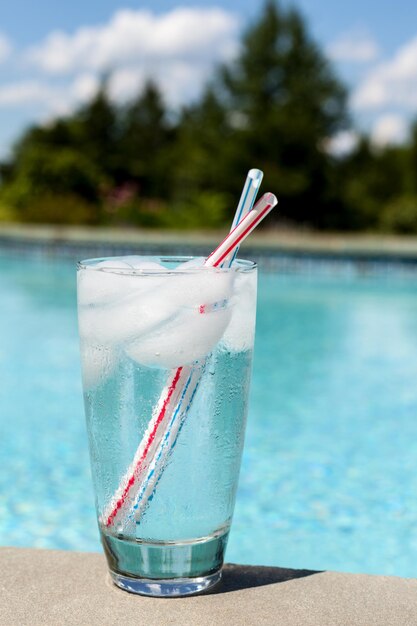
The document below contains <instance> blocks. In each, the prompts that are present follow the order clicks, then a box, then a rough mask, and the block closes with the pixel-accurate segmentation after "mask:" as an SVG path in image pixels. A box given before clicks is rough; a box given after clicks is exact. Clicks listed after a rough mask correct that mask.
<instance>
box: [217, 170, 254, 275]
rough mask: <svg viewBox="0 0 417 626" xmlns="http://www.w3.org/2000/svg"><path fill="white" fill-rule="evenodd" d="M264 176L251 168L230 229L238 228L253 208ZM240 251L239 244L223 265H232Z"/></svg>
mask: <svg viewBox="0 0 417 626" xmlns="http://www.w3.org/2000/svg"><path fill="white" fill-rule="evenodd" d="M263 177H264V173H263V172H262V171H261V170H257V169H252V170H249V172H248V175H247V176H246V180H245V184H244V185H243V189H242V193H241V196H240V200H239V204H238V205H237V209H236V213H235V216H234V218H233V222H232V226H231V228H230V231H232V230H233V229H234V228H236V226H237V225H238V224H239V222H241V221H242V219H243V218H244V217H245V215H246V214H247V213H249V211H250V210H251V209H252V207H253V204H254V202H255V199H256V195H257V193H258V189H259V187H260V186H261V183H262V179H263ZM238 252H239V246H237V248H236V250H235V251H234V252H233V254H231V255H229V256H228V257H226V258H225V260H224V262H223V264H222V267H230V266H231V265H232V263H233V261H234V260H235V258H236V255H237V253H238Z"/></svg>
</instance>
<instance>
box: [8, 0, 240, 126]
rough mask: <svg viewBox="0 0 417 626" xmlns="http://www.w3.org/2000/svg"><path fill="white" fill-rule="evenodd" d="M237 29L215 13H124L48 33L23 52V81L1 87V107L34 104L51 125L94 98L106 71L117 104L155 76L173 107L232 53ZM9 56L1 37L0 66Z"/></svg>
mask: <svg viewBox="0 0 417 626" xmlns="http://www.w3.org/2000/svg"><path fill="white" fill-rule="evenodd" d="M238 26H239V23H238V19H237V17H236V15H234V14H233V13H230V12H227V11H225V10H223V9H220V8H217V9H216V8H189V9H187V8H177V9H174V10H172V11H170V12H167V13H164V14H162V15H156V14H154V13H152V12H150V11H145V10H128V9H123V10H119V11H117V12H116V13H114V15H113V16H112V17H111V18H110V19H109V21H108V22H107V23H105V24H102V25H95V26H90V27H81V28H79V29H77V30H76V31H75V32H74V33H72V34H69V33H65V32H52V33H50V34H49V35H48V36H47V37H46V38H45V39H44V40H43V41H41V42H39V44H38V45H35V46H34V47H32V48H30V49H26V50H24V51H22V53H21V57H22V58H23V60H24V64H23V66H21V67H20V68H19V69H20V76H21V80H19V81H18V80H15V81H14V82H12V83H6V84H3V85H1V84H0V107H3V108H5V107H20V108H25V107H26V109H27V108H28V107H29V106H30V107H33V106H34V105H36V107H37V109H39V107H41V114H40V115H41V118H42V119H43V120H45V119H46V120H51V119H53V117H54V116H56V115H64V114H68V113H70V112H71V111H73V110H74V108H75V107H76V106H79V105H80V104H82V103H84V102H86V101H88V100H89V99H90V98H91V97H93V96H94V94H95V93H96V92H97V90H98V88H99V86H100V81H101V79H102V77H103V75H105V74H106V73H109V80H108V88H109V94H110V97H111V99H112V100H113V101H115V102H119V103H120V102H125V101H126V100H128V99H129V98H131V97H132V96H134V95H135V94H136V93H137V92H138V91H139V90H140V89H141V87H142V86H143V85H144V83H145V81H146V80H147V79H149V78H152V79H153V80H155V81H156V82H157V83H158V85H159V86H160V88H161V90H162V93H163V95H164V97H165V99H166V101H167V102H168V103H169V104H170V105H171V106H172V105H174V106H176V105H178V104H182V103H184V102H187V101H189V100H190V99H192V98H194V97H196V96H197V95H198V93H199V91H200V90H201V87H202V85H203V84H204V83H205V81H206V80H207V79H208V78H209V76H210V73H211V71H212V68H213V66H214V65H215V64H216V63H217V62H221V61H223V60H226V59H230V58H231V57H232V56H233V55H234V54H235V53H236V50H237V46H238V37H237V35H238V32H237V31H238ZM9 52H10V44H9V43H8V41H7V40H6V38H5V37H2V36H1V35H0V61H1V60H2V58H3V56H5V55H7V54H8V53H9ZM28 69H29V72H30V78H26V77H27V75H28ZM35 115H37V114H35ZM35 115H34V117H35ZM38 119H39V118H38Z"/></svg>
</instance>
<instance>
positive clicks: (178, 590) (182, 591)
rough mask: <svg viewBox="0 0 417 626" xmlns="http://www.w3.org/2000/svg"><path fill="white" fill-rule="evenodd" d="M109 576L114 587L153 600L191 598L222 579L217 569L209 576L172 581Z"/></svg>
mask: <svg viewBox="0 0 417 626" xmlns="http://www.w3.org/2000/svg"><path fill="white" fill-rule="evenodd" d="M110 575H111V577H112V580H113V582H114V584H115V585H117V586H118V587H120V589H124V590H125V591H129V592H130V593H137V594H139V595H142V596H153V597H155V598H178V597H181V596H192V595H194V594H196V593H203V592H204V591H207V590H208V589H210V588H211V587H214V585H216V584H217V583H218V582H220V579H221V577H222V571H221V569H219V570H218V571H217V572H214V574H210V575H209V576H199V577H197V578H174V579H166V580H162V579H150V578H131V577H129V576H124V575H123V574H118V573H116V572H112V571H110Z"/></svg>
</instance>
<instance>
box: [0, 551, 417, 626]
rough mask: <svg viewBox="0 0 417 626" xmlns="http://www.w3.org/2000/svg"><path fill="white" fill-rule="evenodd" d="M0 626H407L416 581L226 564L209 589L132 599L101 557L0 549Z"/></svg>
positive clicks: (416, 610) (413, 614)
mask: <svg viewBox="0 0 417 626" xmlns="http://www.w3.org/2000/svg"><path fill="white" fill-rule="evenodd" d="M0 564H1V566H0V589H1V591H2V593H1V596H2V602H1V605H0V625H7V626H9V625H10V624H19V625H21V626H25V625H29V624H30V625H32V624H42V625H50V624H51V625H54V624H59V625H60V626H61V625H79V624H88V625H89V626H95V625H98V624H100V625H109V626H110V625H116V624H124V625H126V626H128V625H130V624H132V625H133V624H135V625H136V624H138V623H146V624H147V626H165V625H168V624H169V625H170V626H172V625H177V624H178V625H180V624H181V625H185V626H186V625H188V624H190V625H191V624H196V625H198V626H205V625H207V626H216V625H219V626H220V625H223V624H227V625H228V626H232V625H233V624H236V625H238V624H239V625H245V624H248V625H251V624H254V625H255V624H256V625H258V624H271V625H273V624H279V625H280V626H301V625H302V626H335V624H340V625H344V624H346V625H354V626H362V625H363V626H373V625H375V626H376V625H378V626H384V625H387V626H397V625H398V626H406V625H407V624H410V625H411V624H415V623H417V617H416V616H417V608H416V601H417V580H416V579H405V578H397V577H390V576H371V575H366V574H342V573H336V572H327V571H326V572H311V571H308V570H288V569H282V568H278V567H255V566H244V565H227V566H226V569H225V575H224V582H223V583H222V584H221V586H220V587H219V588H218V589H217V591H216V592H213V593H211V594H207V595H203V596H195V597H190V598H184V599H182V598H179V599H175V600H165V599H153V598H144V597H138V596H133V595H131V594H128V593H126V592H124V591H121V590H119V589H117V588H116V587H115V586H114V585H113V584H112V583H111V582H110V579H109V576H108V574H107V569H106V564H105V560H104V557H103V556H102V555H101V554H92V553H80V552H65V551H59V550H40V549H32V548H0Z"/></svg>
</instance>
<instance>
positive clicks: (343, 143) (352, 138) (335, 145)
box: [324, 130, 359, 156]
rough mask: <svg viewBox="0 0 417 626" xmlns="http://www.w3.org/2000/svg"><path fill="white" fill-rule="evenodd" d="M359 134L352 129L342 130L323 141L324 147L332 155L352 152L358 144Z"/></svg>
mask: <svg viewBox="0 0 417 626" xmlns="http://www.w3.org/2000/svg"><path fill="white" fill-rule="evenodd" d="M358 141H359V135H358V133H357V132H355V131H354V130H342V131H340V132H339V133H337V135H335V136H334V137H332V138H331V139H328V140H327V141H325V144H324V149H325V150H326V152H328V153H329V154H332V155H334V156H344V155H346V154H349V153H350V152H352V151H353V150H354V149H355V148H356V146H357V145H358Z"/></svg>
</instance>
